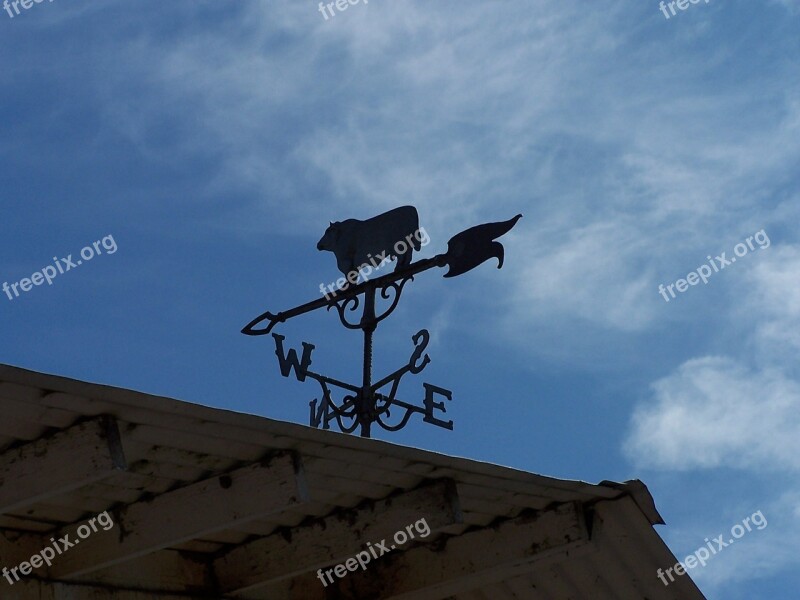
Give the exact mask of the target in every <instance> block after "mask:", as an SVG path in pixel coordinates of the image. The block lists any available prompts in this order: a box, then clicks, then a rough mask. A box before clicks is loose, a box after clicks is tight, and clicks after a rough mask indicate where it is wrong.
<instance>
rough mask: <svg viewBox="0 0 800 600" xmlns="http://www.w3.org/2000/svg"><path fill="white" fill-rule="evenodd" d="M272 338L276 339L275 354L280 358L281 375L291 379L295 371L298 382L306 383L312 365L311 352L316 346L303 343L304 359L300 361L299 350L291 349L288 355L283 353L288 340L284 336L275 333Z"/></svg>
mask: <svg viewBox="0 0 800 600" xmlns="http://www.w3.org/2000/svg"><path fill="white" fill-rule="evenodd" d="M272 337H273V338H275V354H276V355H277V356H278V363H279V365H280V369H281V375H283V376H284V377H289V374H290V373H291V372H292V369H294V374H295V376H296V377H297V381H305V380H306V374H307V373H308V367H309V365H310V364H311V352H312V351H313V350H314V344H307V343H306V342H303V358H302V359H301V360H298V359H297V350H295V349H294V348H292V349H290V350H289V352H288V353H286V352H284V351H283V340H285V339H286V338H285V337H284V336H282V335H278V334H277V333H273V334H272Z"/></svg>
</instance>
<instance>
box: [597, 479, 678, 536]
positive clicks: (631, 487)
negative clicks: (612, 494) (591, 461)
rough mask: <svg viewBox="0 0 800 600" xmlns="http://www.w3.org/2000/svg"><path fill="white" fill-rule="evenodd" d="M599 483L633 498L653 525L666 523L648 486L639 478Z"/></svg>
mask: <svg viewBox="0 0 800 600" xmlns="http://www.w3.org/2000/svg"><path fill="white" fill-rule="evenodd" d="M597 485H602V486H605V487H608V488H611V489H614V490H619V491H621V492H623V495H629V496H630V497H631V498H633V501H634V502H635V503H636V506H638V507H639V510H641V511H642V513H644V515H645V516H646V517H647V519H648V520H649V521H650V524H651V525H666V522H665V521H664V519H663V517H662V516H661V513H659V512H658V509H657V508H656V501H655V499H654V498H653V495H652V494H651V493H650V490H648V489H647V486H646V485H645V484H644V482H642V481H641V480H639V479H630V480H628V481H626V482H625V483H617V482H616V481H601V482H600V483H598V484H597Z"/></svg>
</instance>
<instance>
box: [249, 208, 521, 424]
mask: <svg viewBox="0 0 800 600" xmlns="http://www.w3.org/2000/svg"><path fill="white" fill-rule="evenodd" d="M521 217H522V215H517V216H515V217H514V218H512V219H509V220H508V221H501V222H498V223H485V224H483V225H476V226H475V227H470V228H469V229H466V230H464V231H462V232H461V233H459V234H457V235H455V236H453V237H452V238H450V241H449V242H447V252H445V253H444V254H439V255H437V256H434V257H433V258H426V259H423V260H419V261H417V262H411V258H412V254H413V251H414V250H419V249H420V247H421V246H423V245H425V244H427V243H428V241H430V239H429V238H428V235H427V232H425V230H424V229H423V228H420V227H419V217H418V215H417V209H416V208H414V207H413V206H401V207H399V208H395V209H393V210H390V211H388V212H385V213H383V214H380V215H378V216H376V217H373V218H371V219H367V220H365V221H359V220H357V219H347V220H346V221H337V222H335V223H330V226H329V227H328V229H327V230H326V231H325V235H323V236H322V239H320V241H319V242H318V243H317V249H318V250H328V251H331V252H333V253H334V255H335V256H336V264H337V266H338V268H339V270H340V271H341V272H342V273H343V274H344V276H345V277H342V278H339V280H338V281H337V288H338V289H336V290H334V289H333V286H327V287H326V286H324V285H320V291H321V292H322V293H323V294H324V297H323V298H320V299H318V300H314V301H312V302H307V303H306V304H302V305H300V306H297V307H295V308H292V309H289V310H286V311H283V312H279V313H277V314H273V313H271V312H269V311H267V312H265V313H263V314H261V315H259V316H258V317H256V318H255V319H253V320H252V321H251V322H250V323H248V324H247V325H246V326H245V327H244V329H242V333H244V334H245V335H253V336H256V335H267V334H269V333H270V332H271V331H272V329H273V328H274V327H275V326H276V325H277V324H278V323H284V322H286V321H288V320H289V319H291V318H294V317H297V316H299V315H302V314H305V313H308V312H311V311H313V310H316V309H318V308H323V307H324V308H325V309H326V310H330V309H331V308H335V309H336V311H337V313H338V314H339V320H340V321H341V322H342V325H344V326H345V327H346V328H347V329H360V330H361V331H362V332H363V334H364V367H363V377H362V382H361V385H360V386H357V385H352V384H349V383H346V382H344V381H339V380H337V379H333V378H332V377H327V376H325V375H320V374H319V373H314V372H312V371H310V370H309V367H310V366H311V353H312V352H313V351H314V347H315V346H314V345H313V344H309V343H307V342H302V344H303V352H302V354H301V357H300V358H298V356H297V351H296V350H295V349H289V351H288V352H287V351H285V350H284V347H283V342H284V340H285V339H286V338H285V337H284V336H282V335H279V334H277V333H273V334H272V337H273V339H274V340H275V354H276V355H277V357H278V364H279V367H280V371H281V375H283V376H284V377H289V376H290V375H291V373H292V370H294V372H295V376H296V377H297V380H298V381H301V382H303V381H305V380H306V378H307V377H309V378H311V379H313V380H315V381H316V382H317V383H319V385H320V386H321V388H322V398H321V399H320V400H317V399H314V400H312V401H311V402H310V403H309V406H310V408H311V417H310V424H311V426H312V427H320V425H321V426H322V428H323V429H330V423H331V421H334V420H335V421H336V423H337V425H338V426H339V429H341V430H342V431H343V432H345V433H352V432H353V431H355V429H356V427H359V426H360V427H361V431H360V434H361V436H362V437H370V428H371V425H372V423H377V424H378V425H380V426H381V427H383V428H384V429H386V430H387V431H398V430H400V429H402V428H403V427H405V426H406V424H407V423H408V420H409V419H410V418H411V416H412V415H413V414H414V413H421V414H422V415H423V421H425V422H426V423H430V424H432V425H436V426H438V427H443V428H445V429H450V430H452V429H453V421H444V420H442V419H440V418H438V417H437V416H435V415H434V411H441V412H442V413H444V412H447V411H446V408H445V404H444V400H438V401H437V400H436V399H435V394H438V395H439V396H441V397H443V398H445V399H446V400H452V392H450V390H446V389H444V388H441V387H438V386H435V385H432V384H429V383H423V384H422V385H423V387H424V389H425V397H424V398H423V402H422V406H415V405H413V404H409V403H407V402H404V401H402V400H399V399H398V398H397V389H398V387H399V386H400V380H401V378H402V377H403V375H405V374H406V373H412V374H414V375H417V374H418V373H420V372H422V370H423V369H424V368H425V367H426V366H427V364H428V363H429V362H430V360H431V359H430V357H429V356H428V355H427V354H426V353H425V349H426V348H427V346H428V342H429V341H430V334H429V333H428V331H427V330H426V329H421V330H420V331H418V332H417V333H416V334H414V335H413V336H411V341H412V342H413V343H414V351H413V353H412V354H411V358H410V359H409V361H408V364H406V365H404V366H403V367H401V368H400V369H398V370H396V371H395V372H394V373H391V374H389V375H387V376H386V377H384V378H383V379H380V380H378V381H376V382H374V383H373V382H372V335H373V333H374V332H375V329H376V328H377V326H378V323H380V322H381V321H383V320H384V319H385V318H386V317H388V316H389V315H390V314H391V313H392V312H393V311H394V309H395V308H396V307H397V303H398V302H399V301H400V295H401V294H402V292H403V286H405V284H406V283H407V282H408V281H411V280H413V279H414V275H416V274H418V273H421V272H423V271H427V270H428V269H431V268H433V267H449V269H448V271H447V273H445V274H444V277H455V276H456V275H461V274H462V273H466V272H467V271H470V270H472V269H474V268H475V267H477V266H478V265H480V264H481V263H483V262H485V261H487V260H489V259H490V258H497V260H498V265H497V268H498V269H499V268H501V267H502V266H503V257H504V252H503V245H502V244H501V243H500V242H497V241H494V240H496V239H497V238H499V237H500V236H501V235H503V234H505V233H507V232H508V231H510V230H511V228H512V227H514V225H516V223H517V221H518V220H519V219H520V218H521ZM423 239H424V240H425V241H424V242H423ZM392 258H394V259H396V261H397V264H396V266H395V270H394V271H393V272H391V273H388V274H386V275H383V276H381V277H377V278H376V279H368V278H367V273H366V272H367V271H368V270H369V273H371V272H372V270H373V268H378V267H379V266H380V265H381V264H382V263H383V262H384V261H386V260H389V259H392ZM359 275H360V276H361V279H362V282H361V283H357V281H358V278H359ZM326 290H329V291H326ZM378 292H380V297H381V298H382V299H383V300H386V301H389V306H388V308H386V309H385V310H383V311H382V312H380V311H379V312H376V310H375V297H376V294H377V293H378ZM361 295H363V299H360V298H359V296H361ZM359 306H363V309H362V312H361V317H360V318H359V319H358V321H357V322H351V321H349V320H348V318H347V315H348V314H349V313H353V312H355V311H356V310H357V309H358V307H359ZM265 322H266V323H267V325H266V327H263V324H264V323H265ZM258 326H261V328H260V329H256V327H258ZM390 384H391V387H390V388H389V391H388V393H381V392H380V391H379V390H381V389H384V388H386V387H387V386H389V385H390ZM331 386H333V387H337V388H340V389H342V390H345V391H346V393H345V395H344V396H343V398H342V401H341V403H340V404H338V405H337V404H336V402H334V400H333V397H332V395H331ZM393 411H394V412H397V413H400V414H401V415H402V416H401V417H400V418H399V420H397V421H395V422H394V424H390V423H389V421H388V419H390V418H392V412H393Z"/></svg>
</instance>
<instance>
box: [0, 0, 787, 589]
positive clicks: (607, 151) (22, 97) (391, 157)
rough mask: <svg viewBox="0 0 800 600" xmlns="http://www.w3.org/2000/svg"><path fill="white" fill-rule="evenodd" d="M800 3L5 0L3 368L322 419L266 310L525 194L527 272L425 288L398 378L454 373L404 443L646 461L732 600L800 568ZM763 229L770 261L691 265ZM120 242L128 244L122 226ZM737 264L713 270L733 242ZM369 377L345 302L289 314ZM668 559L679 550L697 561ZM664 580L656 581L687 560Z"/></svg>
mask: <svg viewBox="0 0 800 600" xmlns="http://www.w3.org/2000/svg"><path fill="white" fill-rule="evenodd" d="M799 32H800V2H798V0H757V1H753V0H725V1H724V2H723V1H722V0H711V1H710V2H709V3H705V2H701V3H699V4H696V5H689V7H688V8H687V10H685V11H682V12H681V11H679V12H678V13H677V14H676V15H675V16H673V17H671V18H670V19H666V18H665V17H664V15H663V14H662V13H661V11H660V10H659V7H658V3H657V2H655V1H653V0H647V1H645V2H642V1H640V0H636V1H634V0H625V1H608V2H603V3H588V2H585V1H579V0H529V1H528V2H524V3H523V2H503V3H500V2H463V1H462V2H455V1H450V0H447V1H439V2H422V1H418V2H411V1H394V2H389V1H388V0H371V1H370V2H369V4H363V3H360V4H357V5H354V6H350V7H349V8H348V9H347V10H346V11H345V12H341V13H337V15H336V16H335V17H329V19H328V20H325V19H324V18H323V16H322V15H321V14H320V12H319V11H318V7H317V4H316V3H314V2H312V1H311V0H294V1H292V2H266V1H262V0H247V1H242V2H230V1H229V2H218V1H213V2H212V1H210V0H209V1H206V0H192V1H191V2H189V1H186V0H184V1H178V2H174V1H173V2H168V3H164V2H154V1H151V0H138V1H137V2H123V1H121V0H103V2H92V3H90V2H86V1H81V0H69V1H67V0H55V1H54V2H52V3H50V2H42V3H40V4H34V5H32V7H31V8H30V9H28V10H22V11H21V13H20V14H19V15H15V16H14V17H13V18H12V17H10V16H8V14H7V13H6V12H5V11H2V12H0V49H1V50H0V51H1V52H2V56H3V62H2V68H1V69H0V81H1V82H2V85H1V86H0V110H1V111H2V115H3V118H2V119H0V132H1V133H2V135H0V154H1V155H2V163H1V164H2V166H0V198H1V201H0V207H1V209H2V212H1V213H0V215H2V218H0V246H1V247H2V253H3V254H2V256H3V263H2V269H3V270H2V273H0V281H5V282H8V283H9V284H11V283H14V282H19V281H20V280H21V279H23V278H25V277H30V276H31V274H32V273H34V272H35V271H40V270H41V269H43V268H44V267H46V266H47V265H49V264H52V263H53V257H54V256H55V257H59V258H60V257H67V255H69V254H72V255H73V259H77V258H78V255H79V253H80V251H81V249H82V248H83V247H85V246H87V245H91V244H92V243H93V242H95V241H98V240H101V239H102V238H103V237H105V236H109V235H111V236H113V240H114V242H115V243H116V245H117V251H116V252H114V253H113V254H109V253H106V252H104V253H103V254H102V255H99V256H95V257H93V258H92V259H91V260H90V261H87V262H84V263H83V264H81V265H80V266H77V267H76V268H75V269H72V270H70V271H69V272H65V273H63V274H59V275H58V276H57V277H56V278H55V279H54V280H53V282H52V285H47V284H46V283H44V284H42V285H39V286H36V287H33V288H32V289H31V290H30V291H28V292H23V293H21V295H20V296H19V297H14V299H13V300H9V299H8V297H7V296H6V295H5V294H2V295H0V315H1V316H0V318H1V319H2V331H3V344H2V345H1V346H0V348H1V352H2V354H1V355H0V362H3V363H8V364H12V365H17V366H21V367H25V368H29V369H34V370H40V371H46V372H50V373H56V374H59V375H64V376H68V377H74V378H78V379H84V380H89V381H95V382H102V383H107V384H111V385H116V386H122V387H127V388H133V389H137V390H142V391H146V392H151V393H155V394H161V395H167V396H172V397H176V398H180V399H185V400H189V401H193V402H199V403H202V404H207V405H210V406H216V407H223V408H230V409H233V410H237V411H245V412H250V413H255V414H260V415H264V416H268V417H271V418H275V419H281V420H286V421H292V422H299V423H306V422H307V417H308V405H307V402H308V401H309V400H310V399H311V398H314V397H315V395H318V389H317V388H315V387H314V384H313V383H312V382H308V383H305V384H301V383H299V382H297V381H296V380H294V379H284V378H282V377H280V374H279V371H278V367H277V361H276V360H275V355H274V346H273V344H272V341H271V339H270V338H268V337H262V338H248V337H245V336H243V335H241V334H240V333H239V330H240V329H241V327H242V326H243V325H244V324H245V323H247V322H248V321H249V320H250V319H252V318H253V317H255V316H256V315H258V314H259V313H261V312H262V311H264V310H267V309H270V310H280V309H285V308H288V307H291V306H294V305H296V304H299V303H302V302H305V301H308V300H312V299H315V298H317V297H319V284H320V283H323V282H325V283H327V282H330V281H333V280H334V279H335V278H337V277H338V276H339V273H338V271H337V269H336V264H335V260H334V257H333V255H331V254H329V253H320V252H318V251H317V250H316V248H315V245H316V241H317V240H318V239H319V237H320V235H321V234H322V232H323V231H324V229H325V227H326V226H327V223H328V221H331V220H337V219H345V218H351V217H354V218H362V219H363V218H368V217H370V216H373V215H375V214H378V213H380V212H383V211H385V210H388V209H390V208H394V207H396V206H400V205H404V204H414V205H415V206H417V207H418V209H419V213H420V222H421V224H422V225H423V226H424V227H425V229H426V231H427V232H428V234H429V235H430V238H431V243H430V244H429V245H428V246H426V247H425V248H424V249H423V251H422V252H421V254H420V256H432V255H433V254H436V253H438V252H442V251H444V249H445V247H446V243H447V240H448V239H449V238H450V237H451V236H452V235H453V234H455V233H457V232H459V231H461V230H462V229H464V228H466V227H469V226H471V225H474V224H477V223H481V222H486V221H497V220H503V219H507V218H510V217H512V216H513V215H515V214H517V213H520V212H521V213H523V214H524V215H525V216H524V218H523V219H522V220H521V221H520V222H519V224H518V225H517V226H516V228H515V229H514V230H513V231H512V232H511V233H510V234H508V235H507V236H505V237H504V238H503V242H504V244H505V246H506V252H507V260H506V265H505V266H504V268H503V269H502V270H500V271H498V270H496V269H495V268H494V267H493V266H491V265H489V264H487V265H483V266H482V267H480V268H479V269H477V270H475V271H472V272H470V273H468V274H466V275H463V276H461V277H458V278H455V279H452V280H444V279H442V278H441V277H440V274H441V271H438V272H429V273H426V274H424V275H421V276H419V277H418V278H417V279H416V280H415V281H414V282H412V283H411V284H409V289H407V291H406V293H405V294H404V297H403V302H402V305H401V306H400V308H399V309H398V310H397V312H396V313H395V315H393V316H392V318H391V319H390V320H388V321H386V322H384V323H383V324H382V325H381V327H380V328H379V330H378V333H377V336H376V361H375V372H376V375H380V374H383V373H386V372H389V371H391V370H393V369H395V368H398V367H400V366H402V365H403V364H404V363H405V362H406V361H407V360H408V358H409V356H410V354H411V351H412V349H413V347H412V344H411V339H410V338H411V335H412V334H413V333H415V332H416V331H418V330H419V329H421V328H427V329H428V330H430V332H431V337H432V342H431V345H430V346H429V349H428V351H429V353H430V355H431V358H432V361H433V362H432V363H431V364H430V365H429V366H428V367H427V368H426V370H425V371H424V372H423V374H421V375H420V376H418V377H416V378H406V380H405V381H404V384H403V387H402V388H401V396H402V397H403V398H405V399H407V400H414V401H419V400H421V398H422V381H426V382H430V383H433V384H436V385H439V386H442V387H445V388H448V389H451V390H452V391H453V395H454V399H453V401H452V402H451V403H450V404H449V407H448V416H449V417H451V418H453V419H454V420H455V430H454V431H453V432H447V431H444V430H441V429H438V428H435V427H432V426H430V425H426V424H424V423H421V422H420V420H419V419H415V420H413V421H412V424H411V425H410V426H409V427H408V428H407V429H406V430H404V431H403V432H400V433H398V434H388V433H384V432H377V433H376V437H380V438H382V439H388V440H391V441H394V442H397V443H401V444H408V445H413V446H417V447H421V448H425V449H430V450H434V451H439V452H445V453H449V454H455V455H460V456H466V457H469V458H474V459H478V460H484V461H490V462H495V463H499V464H503V465H508V466H513V467H517V468H521V469H525V470H529V471H533V472H536V473H542V474H546V475H552V476H555V477H560V478H566V479H583V480H588V481H592V482H597V481H601V480H604V479H611V480H619V481H622V480H626V479H630V478H640V479H642V480H643V481H645V483H647V484H648V486H649V488H650V490H651V492H652V493H653V495H654V496H655V498H656V501H657V505H658V507H659V509H660V510H661V512H662V514H663V515H664V517H665V519H666V520H667V523H668V525H667V526H666V527H660V528H659V532H660V533H661V535H662V536H663V537H664V538H665V539H666V540H667V542H668V543H669V545H670V547H671V548H672V549H673V551H674V552H675V553H676V555H677V556H678V557H679V558H683V557H685V556H686V555H687V554H690V553H692V552H694V551H695V550H696V549H697V548H699V547H701V546H703V545H704V538H712V537H716V536H717V535H718V534H720V533H723V532H727V531H729V530H730V528H731V527H732V526H733V525H735V524H736V523H740V522H741V521H742V520H743V519H744V518H746V517H748V516H750V515H752V514H753V513H755V512H756V511H759V510H760V511H762V514H763V515H764V516H765V517H766V519H767V521H768V526H767V527H766V528H764V529H763V530H753V531H752V532H750V533H747V534H746V535H745V536H744V537H743V538H742V539H741V540H739V541H737V543H736V544H735V545H734V546H733V547H728V548H725V549H724V551H723V552H720V554H718V555H716V556H714V558H713V560H711V561H710V562H709V563H708V565H706V566H705V567H703V568H700V567H698V568H695V569H693V570H692V571H690V572H691V574H692V576H693V578H694V579H695V580H696V581H697V582H698V584H699V585H700V587H701V589H702V590H703V591H704V592H705V594H706V595H707V596H708V597H709V598H711V599H718V598H726V599H734V600H735V599H740V598H741V599H745V598H746V599H748V600H750V599H752V598H763V597H769V598H773V599H786V600H788V599H794V598H796V595H797V594H796V590H797V589H798V587H800V575H798V573H800V569H798V566H800V565H799V563H800V558H799V557H800V553H798V548H800V485H798V483H797V475H798V471H800V458H799V457H800V416H798V415H800V366H798V364H797V362H796V360H795V359H796V356H797V352H798V350H800V291H798V290H800V288H798V285H797V282H798V277H800V237H798V233H797V230H796V227H795V226H794V224H795V223H797V221H798V217H799V216H800V193H798V184H799V183H800V178H799V177H798V173H799V170H798V164H800V77H799V76H800V63H798V56H799V55H800V54H799V53H798V50H800V41H798V40H800V37H798V33H799ZM761 230H763V231H764V235H765V236H766V237H768V239H769V245H768V247H764V248H763V249H762V248H761V247H760V246H759V245H758V244H756V245H754V248H753V250H752V251H749V250H748V251H747V252H746V253H745V254H743V255H742V256H741V257H740V258H739V260H738V262H736V263H735V264H733V263H732V264H730V265H728V266H726V268H725V269H724V270H721V271H720V272H719V273H716V272H715V273H713V275H711V276H710V277H709V278H708V283H707V284H703V283H702V282H701V283H699V284H697V285H694V286H691V287H688V289H687V290H686V291H685V292H683V293H678V294H677V296H676V298H674V299H671V300H670V301H669V302H666V301H665V300H664V299H663V298H662V296H661V295H659V292H658V286H659V284H663V285H665V286H666V285H668V284H674V282H676V280H678V279H681V278H685V277H686V276H687V274H688V273H690V272H692V271H695V270H696V269H697V268H698V267H700V266H701V265H704V264H708V262H709V261H708V259H707V258H706V257H707V256H717V255H719V254H720V253H722V252H727V256H728V258H730V257H732V256H733V255H734V253H733V250H734V248H735V247H736V244H739V243H744V242H745V241H746V239H747V238H748V237H749V236H754V235H755V234H756V232H759V231H761ZM101 247H102V246H101ZM712 261H714V259H713V258H712ZM279 331H280V333H282V334H283V335H285V336H286V337H287V344H289V345H291V346H294V347H299V346H300V342H301V341H303V340H304V341H309V342H313V343H314V344H315V345H316V347H317V348H316V350H315V352H314V363H313V366H314V368H315V369H317V370H319V371H322V372H324V373H326V374H329V375H331V376H334V377H339V378H342V379H348V380H352V381H354V382H356V381H358V379H359V365H360V344H361V342H360V338H359V335H358V333H356V332H349V331H344V330H343V329H342V328H341V327H340V326H339V325H338V320H337V319H336V317H335V315H333V314H325V313H320V314H314V315H308V316H305V317H301V318H298V319H296V320H295V321H293V322H290V323H287V324H285V325H283V326H282V327H281V328H280V329H279ZM667 566H669V565H665V567H667ZM654 576H655V574H654Z"/></svg>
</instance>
